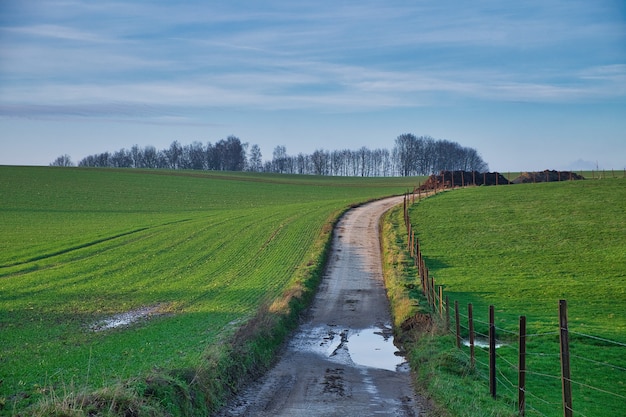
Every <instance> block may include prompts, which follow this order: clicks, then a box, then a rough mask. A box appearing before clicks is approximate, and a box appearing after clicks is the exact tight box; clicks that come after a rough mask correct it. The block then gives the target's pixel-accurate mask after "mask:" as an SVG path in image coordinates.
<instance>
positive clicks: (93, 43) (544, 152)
mask: <svg viewBox="0 0 626 417" xmlns="http://www.w3.org/2000/svg"><path fill="white" fill-rule="evenodd" d="M402 133H413V134H415V135H417V136H421V135H429V136H432V137H434V138H436V139H447V140H451V141H455V142H458V143H460V144H461V145H463V146H469V147H473V148H475V149H477V150H478V151H479V153H480V154H481V155H482V156H483V159H484V160H485V161H486V162H487V163H488V164H489V167H490V169H492V170H498V171H521V170H543V169H583V168H586V169H591V168H595V167H596V166H598V167H599V168H600V169H611V168H614V169H624V168H626V3H625V2H624V1H623V0H528V1H506V0H484V1H466V2H458V1H452V0H437V1H421V0H412V1H406V0H402V1H400V0H358V1H344V0H333V1H328V0H317V1H314V2H297V1H288V0H265V1H258V0H257V1H246V0H230V1H213V0H209V1H199V0H198V1H194V0H190V1H183V2H173V1H108V0H100V1H80V0H46V1H43V0H42V1H34V0H22V1H10V0H0V164H5V165H47V164H49V163H50V162H52V161H53V160H54V159H55V158H56V157H57V156H59V155H62V154H69V155H70V156H71V157H72V159H73V160H74V161H75V162H78V161H79V160H80V159H82V158H83V157H84V156H86V155H90V154H94V153H99V152H104V151H115V150H118V149H121V148H130V147H131V146H132V145H134V144H138V145H140V146H146V145H154V146H156V147H157V148H159V149H162V148H166V147H169V144H170V143H171V142H172V141H174V140H178V141H179V142H180V143H182V144H188V143H191V142H193V141H201V142H205V143H206V142H213V143H215V142H217V141H219V140H220V139H224V138H226V137H227V136H229V135H235V136H237V137H239V138H240V139H241V140H242V142H248V143H250V144H258V145H259V146H260V147H261V150H262V153H263V157H264V159H271V156H272V150H273V149H274V147H276V146H277V145H284V146H286V148H287V153H288V154H290V155H296V154H297V153H299V152H304V153H312V152H313V151H315V150H316V149H326V150H335V149H345V148H347V149H358V148H360V147H361V146H366V147H368V148H370V149H374V148H387V149H392V148H393V145H394V140H395V138H396V137H397V136H398V135H400V134H402Z"/></svg>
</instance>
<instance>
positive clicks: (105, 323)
mask: <svg viewBox="0 0 626 417" xmlns="http://www.w3.org/2000/svg"><path fill="white" fill-rule="evenodd" d="M161 308H162V306H161V305H156V306H151V307H142V308H138V309H136V310H131V311H126V312H124V313H120V314H116V315H114V316H111V317H109V318H107V319H104V320H100V321H98V322H96V323H94V324H92V325H91V326H90V327H89V328H90V329H91V330H92V331H94V332H102V331H105V330H110V329H115V328H118V327H126V326H130V325H131V324H133V323H135V322H137V321H139V320H141V319H147V318H149V317H151V316H153V315H155V314H159V311H160V310H161Z"/></svg>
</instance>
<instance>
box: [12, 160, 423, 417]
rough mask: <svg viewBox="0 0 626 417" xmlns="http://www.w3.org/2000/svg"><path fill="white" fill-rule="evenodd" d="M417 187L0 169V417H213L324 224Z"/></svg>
mask: <svg viewBox="0 0 626 417" xmlns="http://www.w3.org/2000/svg"><path fill="white" fill-rule="evenodd" d="M417 182H418V180H417V179H414V178H413V179H411V178H386V179H385V178H331V177H313V176H286V175H267V174H264V175H259V174H249V173H223V172H222V173H212V172H180V171H177V172H176V171H140V170H112V169H105V170H97V169H78V168H70V169H65V168H50V167H45V168H44V167H0V215H1V216H2V217H1V222H0V235H1V236H2V239H1V240H0V329H1V332H2V333H1V334H2V339H1V347H0V372H1V375H0V380H1V381H2V382H1V383H0V414H2V415H15V414H19V413H23V412H24V410H27V409H28V407H30V406H32V405H33V404H39V406H38V408H37V409H38V410H39V412H40V413H41V415H50V414H53V413H55V412H58V407H61V406H62V405H63V404H65V406H64V407H65V408H63V407H61V408H62V409H63V410H64V411H63V412H66V413H69V414H72V413H75V414H76V415H81V413H83V414H85V413H86V410H87V408H88V407H89V406H88V405H87V404H91V405H90V406H93V405H94V404H96V405H97V404H99V402H105V403H106V404H107V406H106V407H108V409H109V411H110V412H111V415H117V414H115V413H118V414H123V413H124V410H123V409H124V407H126V408H127V409H128V408H129V407H130V408H133V409H137V410H144V411H143V413H144V414H141V413H140V414H137V415H160V414H155V413H162V414H163V413H168V414H169V415H178V414H177V413H183V411H181V410H193V409H198V410H202V409H204V408H206V407H210V406H214V405H215V404H217V403H219V401H221V400H220V398H217V397H216V398H209V397H208V396H210V395H213V394H211V393H215V392H220V390H222V391H221V394H220V395H225V394H227V393H228V392H229V390H230V389H234V388H236V385H237V379H236V378H235V377H234V375H237V374H242V373H245V372H247V370H249V369H253V368H254V367H255V366H256V364H254V363H237V362H236V361H233V358H237V357H238V358H241V357H245V358H249V359H250V361H251V362H254V361H255V360H257V359H259V358H263V357H265V359H264V360H265V361H266V362H267V361H268V360H270V359H269V358H271V353H272V349H275V348H276V346H277V345H279V344H280V341H281V340H282V339H281V338H282V337H283V336H284V334H285V331H286V330H288V328H289V325H290V324H289V323H290V321H289V320H288V321H287V322H284V323H283V322H282V321H281V320H283V319H282V318H281V317H283V316H285V314H286V315H287V316H289V317H290V320H291V323H292V322H293V320H294V319H295V318H297V317H293V314H295V313H293V312H296V313H297V311H298V310H297V309H295V310H290V309H289V308H290V307H293V306H295V305H300V304H302V303H303V302H304V301H302V300H301V299H302V297H305V298H306V294H308V293H310V292H311V291H312V288H313V287H314V284H315V279H316V278H317V277H319V274H320V273H321V268H322V266H323V257H324V253H325V250H326V249H327V247H328V246H327V245H328V242H329V236H330V231H331V229H332V224H333V223H334V221H335V220H336V219H337V217H338V216H339V215H340V214H341V213H342V212H343V211H344V210H345V209H346V208H348V207H349V206H351V205H354V204H358V203H361V202H364V201H367V200H370V199H373V198H379V197H382V196H387V195H392V194H399V193H402V192H404V191H405V190H407V189H409V188H412V187H413V186H414V185H415V184H416V183H417ZM294 303H295V304H294ZM144 307H150V308H152V309H153V310H154V314H153V315H151V316H150V317H149V318H148V319H145V320H142V321H140V322H138V323H136V324H134V325H132V326H130V327H122V328H115V329H110V330H106V331H99V332H97V331H94V330H93V326H94V324H97V323H99V322H102V321H103V320H105V319H107V318H111V317H112V316H115V315H116V314H119V313H124V312H129V311H134V310H137V309H139V308H144ZM287 310H289V311H291V312H288V313H285V311H287ZM249 323H253V325H250V324H249ZM232 340H238V343H237V344H232V343H229V341H232ZM266 341H267V342H266ZM259 360H260V361H262V360H261V359H259ZM240 362H241V361H240ZM243 362H245V361H243ZM231 376H232V379H229V378H231ZM220 378H221V379H220ZM220 380H221V381H223V382H224V383H223V384H221V385H223V387H220V386H218V385H220V384H219V381H220ZM216 381H218V382H216ZM194 384H195V385H194ZM198 384H200V385H203V386H202V387H199V388H198ZM120 387H123V389H122V388H120ZM177 387H178V388H177ZM211 387H212V388H211ZM121 391H123V392H124V394H123V395H122V394H120V392H121ZM94 393H98V394H94ZM176 393H178V394H176ZM202 396H204V397H203V398H202V400H200V399H199V398H200V397H202ZM55 398H56V400H51V399H55ZM155 398H156V399H155ZM159 398H160V399H161V400H162V401H161V400H159ZM180 398H186V399H187V400H185V401H186V402H184V404H182V403H181V404H178V403H177V401H179V400H180ZM194 398H195V400H193V401H192V399H194ZM115 401H118V403H117V405H115V404H113V403H115ZM119 401H122V402H124V403H125V404H127V405H126V406H120V404H119ZM42 404H43V405H42ZM77 404H78V405H81V404H82V405H81V406H77ZM114 405H115V406H114ZM46 407H48V408H46ZM55 407H57V408H56V409H57V411H50V410H53V409H55ZM100 407H101V408H102V407H104V406H103V405H102V404H101V405H100ZM120 407H121V408H120ZM203 407H204V408H203ZM118 408H119V410H118ZM42 410H43V411H42ZM45 410H48V411H45ZM155 410H157V411H155ZM159 410H160V411H159ZM176 410H178V411H176ZM31 411H32V409H31ZM183 414H184V413H183Z"/></svg>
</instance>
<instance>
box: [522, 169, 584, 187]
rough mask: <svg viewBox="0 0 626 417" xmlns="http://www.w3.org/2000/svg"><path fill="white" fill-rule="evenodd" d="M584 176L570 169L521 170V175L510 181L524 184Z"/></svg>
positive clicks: (574, 178)
mask: <svg viewBox="0 0 626 417" xmlns="http://www.w3.org/2000/svg"><path fill="white" fill-rule="evenodd" d="M584 179H585V177H583V176H582V175H579V174H577V173H575V172H572V171H554V170H552V171H550V170H547V169H546V170H545V171H541V172H523V173H522V175H520V176H519V177H517V178H515V179H514V180H513V181H511V182H512V183H513V184H524V183H528V182H554V181H572V180H584Z"/></svg>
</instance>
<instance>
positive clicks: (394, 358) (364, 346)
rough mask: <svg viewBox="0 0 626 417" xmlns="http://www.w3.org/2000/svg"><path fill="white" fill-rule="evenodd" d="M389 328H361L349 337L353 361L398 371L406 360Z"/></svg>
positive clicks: (349, 347) (349, 348)
mask: <svg viewBox="0 0 626 417" xmlns="http://www.w3.org/2000/svg"><path fill="white" fill-rule="evenodd" d="M390 333H391V331H390V330H388V329H379V328H369V329H363V330H359V331H357V332H355V333H353V334H351V335H350V336H349V337H348V350H349V352H350V357H351V358H352V361H353V362H354V363H356V364H358V365H363V366H369V367H371V368H379V369H388V370H390V371H396V370H397V368H398V366H400V365H402V364H403V363H404V362H405V359H404V358H403V357H402V356H400V355H399V352H398V348H396V346H395V345H394V344H393V336H392V335H391V334H390Z"/></svg>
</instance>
